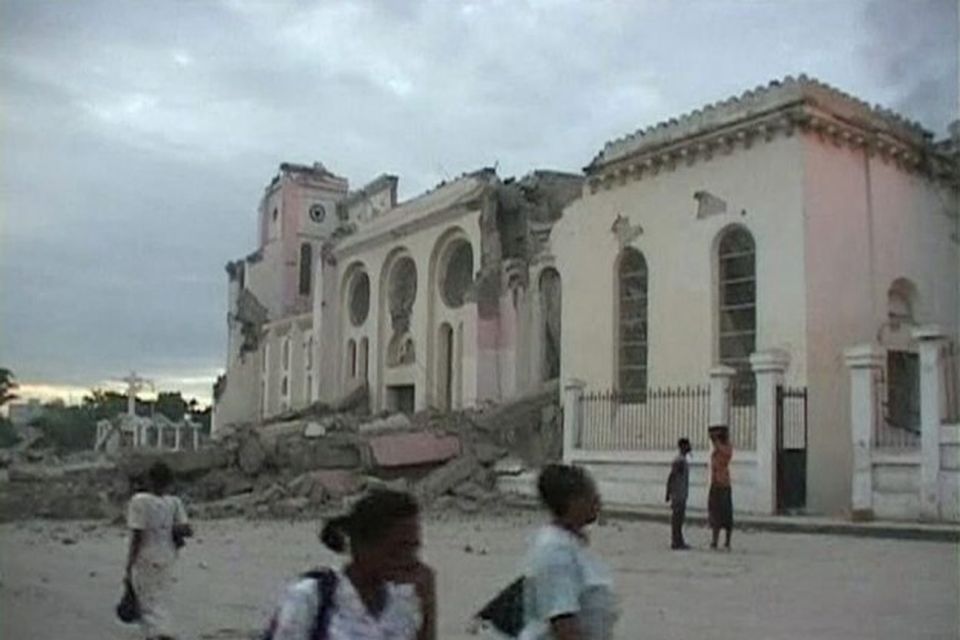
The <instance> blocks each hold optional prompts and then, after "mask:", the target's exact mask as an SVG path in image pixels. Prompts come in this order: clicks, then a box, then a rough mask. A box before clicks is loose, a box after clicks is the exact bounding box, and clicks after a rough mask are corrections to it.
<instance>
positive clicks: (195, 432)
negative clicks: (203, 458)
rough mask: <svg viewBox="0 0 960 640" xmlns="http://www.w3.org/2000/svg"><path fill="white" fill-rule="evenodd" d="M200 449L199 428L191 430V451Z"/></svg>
mask: <svg viewBox="0 0 960 640" xmlns="http://www.w3.org/2000/svg"><path fill="white" fill-rule="evenodd" d="M199 448H200V427H196V426H195V427H194V428H193V450H194V451H196V450H197V449H199Z"/></svg>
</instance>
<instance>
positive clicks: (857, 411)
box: [843, 344, 883, 520]
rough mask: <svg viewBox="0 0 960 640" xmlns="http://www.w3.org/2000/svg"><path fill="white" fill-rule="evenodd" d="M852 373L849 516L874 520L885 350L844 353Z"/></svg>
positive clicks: (865, 346)
mask: <svg viewBox="0 0 960 640" xmlns="http://www.w3.org/2000/svg"><path fill="white" fill-rule="evenodd" d="M843 355H844V358H845V360H846V362H847V368H849V369H850V436H851V438H852V439H853V484H852V492H851V495H850V508H851V513H850V516H851V518H852V519H853V520H872V519H873V429H874V425H876V424H877V419H878V417H879V416H877V409H878V404H877V384H876V383H877V376H878V375H879V373H880V371H882V369H883V349H881V348H880V347H878V346H876V345H873V344H863V345H857V346H855V347H850V348H849V349H847V350H846V351H844V352H843Z"/></svg>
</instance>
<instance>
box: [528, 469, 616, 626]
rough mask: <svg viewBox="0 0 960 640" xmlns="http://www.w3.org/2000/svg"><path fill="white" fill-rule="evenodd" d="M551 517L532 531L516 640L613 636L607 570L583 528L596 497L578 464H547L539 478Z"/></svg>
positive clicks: (595, 509)
mask: <svg viewBox="0 0 960 640" xmlns="http://www.w3.org/2000/svg"><path fill="white" fill-rule="evenodd" d="M537 488H538V491H539V494H540V500H541V501H542V503H543V504H544V506H545V507H546V508H547V510H548V511H549V512H550V516H551V521H550V523H549V524H547V525H545V526H543V527H542V528H541V529H540V530H539V531H538V532H537V534H536V536H535V538H534V541H533V544H532V546H531V548H530V550H529V553H528V556H527V566H526V573H525V575H524V580H523V611H524V627H523V630H522V631H521V632H520V636H519V637H520V640H611V639H612V638H613V626H614V623H615V621H616V618H617V611H616V606H615V599H614V591H613V577H612V573H611V571H610V568H609V567H608V566H607V565H606V564H605V563H604V562H603V561H602V560H601V559H600V557H599V556H598V555H597V554H596V553H594V552H593V551H592V550H591V549H590V540H589V537H588V536H587V532H586V528H587V526H588V525H590V524H592V523H594V522H596V520H597V518H598V516H599V513H600V495H599V494H598V492H597V488H596V485H595V484H594V481H593V478H591V477H590V475H589V474H588V473H587V472H586V471H585V470H584V469H582V468H580V467H575V466H569V465H561V464H551V465H548V466H547V467H545V468H544V469H543V471H542V472H541V473H540V477H539V479H538V481H537Z"/></svg>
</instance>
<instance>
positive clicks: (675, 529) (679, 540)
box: [670, 501, 687, 547]
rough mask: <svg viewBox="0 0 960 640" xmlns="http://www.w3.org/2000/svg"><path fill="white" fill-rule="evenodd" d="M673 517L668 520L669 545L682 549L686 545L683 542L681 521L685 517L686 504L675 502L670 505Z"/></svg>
mask: <svg viewBox="0 0 960 640" xmlns="http://www.w3.org/2000/svg"><path fill="white" fill-rule="evenodd" d="M670 508H671V510H672V511H673V516H672V517H671V518H670V534H671V535H670V543H671V545H672V546H674V547H682V546H685V545H686V544H687V543H686V542H684V540H683V521H684V519H685V518H686V516H687V503H686V502H685V501H684V502H680V501H676V502H671V503H670Z"/></svg>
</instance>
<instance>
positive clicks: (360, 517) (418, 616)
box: [264, 489, 437, 640]
mask: <svg viewBox="0 0 960 640" xmlns="http://www.w3.org/2000/svg"><path fill="white" fill-rule="evenodd" d="M320 539H321V541H322V542H323V543H324V545H326V546H327V547H328V548H329V549H331V550H332V551H335V552H337V553H344V552H349V554H350V560H349V562H348V563H347V565H346V567H344V568H342V569H326V570H322V571H318V572H312V573H311V574H308V575H305V576H304V577H302V578H301V579H300V580H298V581H296V582H295V583H293V584H292V585H290V586H289V588H288V589H287V590H286V592H285V594H284V595H283V597H282V598H281V601H280V605H279V607H278V609H277V612H276V614H275V615H274V617H273V619H272V620H271V623H270V628H269V630H268V632H267V634H266V635H265V636H264V637H266V638H270V639H271V640H312V639H313V638H324V639H325V640H436V637H437V629H436V620H437V614H436V577H435V574H434V572H433V570H432V569H431V568H430V567H428V566H427V565H425V564H424V563H423V562H421V561H420V559H419V552H420V512H419V507H418V505H417V502H416V500H415V499H414V498H413V496H411V495H410V494H408V493H406V492H401V491H390V490H386V489H378V490H375V491H372V492H371V493H369V494H368V495H366V496H364V497H363V498H361V499H360V500H359V501H358V502H357V503H356V504H355V505H354V506H353V509H352V510H351V511H350V513H349V514H348V515H346V516H342V517H339V518H334V519H332V520H329V521H327V522H326V523H325V525H324V527H323V530H322V531H321V533H320ZM318 627H320V628H318Z"/></svg>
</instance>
